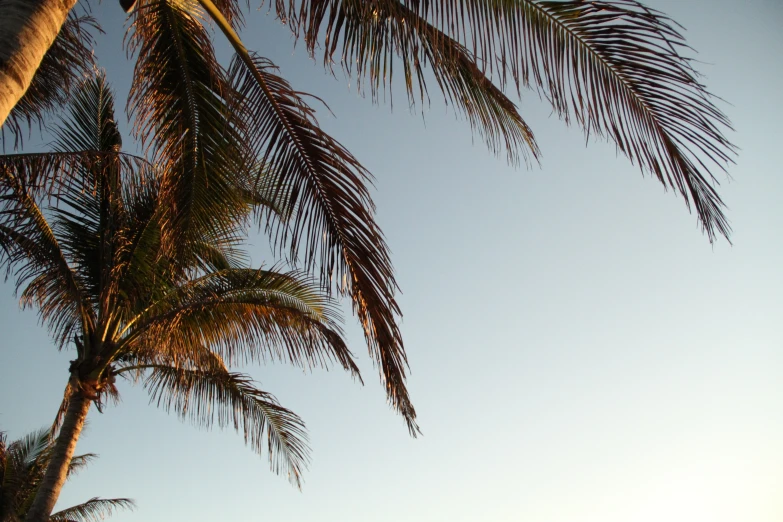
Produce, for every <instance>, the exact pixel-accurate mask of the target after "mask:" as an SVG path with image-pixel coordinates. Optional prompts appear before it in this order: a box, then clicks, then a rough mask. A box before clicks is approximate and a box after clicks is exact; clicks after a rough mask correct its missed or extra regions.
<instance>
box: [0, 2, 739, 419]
mask: <svg viewBox="0 0 783 522" xmlns="http://www.w3.org/2000/svg"><path fill="white" fill-rule="evenodd" d="M73 3H74V2H73V0H68V1H62V0H58V1H57V2H54V1H53V0H29V1H28V0H3V2H0V122H2V121H3V120H4V119H5V118H6V114H8V110H10V107H13V106H14V104H15V103H16V101H17V100H18V99H19V97H21V96H22V95H23V92H24V87H25V86H26V83H25V82H29V81H32V79H33V78H34V75H33V74H32V72H33V70H34V69H35V67H36V66H37V64H38V63H39V61H40V59H41V57H43V56H44V54H43V52H42V51H41V49H40V48H42V47H43V46H44V44H45V43H46V42H52V41H55V36H56V34H57V29H58V28H59V25H58V24H60V23H62V21H64V20H65V19H66V18H65V14H64V13H65V12H67V11H68V10H69V9H70V8H71V7H72V5H73ZM84 3H85V4H86V5H89V2H84ZM55 4H56V5H55ZM270 5H271V6H272V10H273V13H274V14H275V15H276V16H277V18H278V19H279V20H281V21H283V22H285V23H286V24H287V26H288V27H290V29H291V31H292V32H293V34H294V35H295V37H297V38H302V39H303V40H304V42H305V45H306V48H307V49H308V51H309V52H310V53H311V55H312V56H315V54H316V53H317V52H321V51H322V52H323V60H324V64H325V65H326V67H327V68H332V67H333V64H334V63H335V62H339V63H340V64H341V65H342V67H343V69H344V70H345V72H346V73H347V74H348V75H349V76H351V77H352V78H354V79H355V80H356V83H357V85H358V86H359V88H360V89H369V91H370V93H371V94H372V97H373V98H374V99H377V97H378V96H377V95H378V94H379V93H380V92H388V93H391V92H392V91H393V83H394V78H395V74H394V73H395V68H396V71H397V74H396V76H397V77H400V76H401V77H402V83H403V84H404V87H405V89H406V91H407V94H408V99H409V102H411V103H417V102H421V103H422V104H423V103H425V102H426V101H427V100H429V96H430V94H429V93H430V92H431V91H432V90H433V88H437V89H439V90H440V91H441V92H442V94H443V96H444V99H445V100H446V102H447V103H449V104H451V105H453V106H454V107H455V109H456V111H457V112H458V113H461V114H462V115H464V116H465V118H466V119H467V120H468V123H469V124H470V126H471V127H472V128H473V129H474V130H476V131H477V132H478V133H479V134H481V135H482V136H483V138H484V139H485V141H486V142H487V144H488V146H489V147H490V149H492V150H493V151H495V152H501V151H503V150H505V151H506V152H507V154H508V157H509V160H510V161H511V162H512V163H516V162H518V161H520V160H523V159H524V160H528V159H530V160H536V159H537V158H538V157H539V154H540V151H539V149H538V146H537V144H536V142H535V139H534V136H533V133H532V131H531V129H530V128H529V127H528V125H527V124H526V123H525V121H524V119H523V117H522V115H520V113H519V111H518V109H517V107H516V105H515V104H514V103H513V101H512V100H511V99H510V98H509V97H508V96H507V95H506V93H505V89H506V88H508V87H511V88H513V89H514V90H516V91H517V94H521V91H522V90H523V88H531V89H533V90H536V91H538V93H539V94H540V95H541V97H542V98H544V99H545V100H547V101H548V102H549V103H550V104H551V105H552V107H553V108H554V110H555V111H556V112H557V113H558V114H559V115H560V116H561V118H563V119H564V120H565V121H566V122H572V121H573V122H576V123H577V124H579V125H580V126H581V127H582V128H583V129H584V130H585V131H586V133H587V134H588V135H593V136H602V137H605V138H607V139H609V140H612V141H614V143H615V144H616V145H617V147H618V149H619V150H620V151H622V152H623V153H624V154H625V155H626V156H628V157H629V159H630V160H631V161H632V162H634V163H636V164H638V166H639V167H640V168H641V170H642V171H643V172H647V173H650V174H652V175H653V176H655V177H656V178H657V179H658V180H659V181H660V182H661V183H663V184H664V186H666V187H670V188H673V189H674V190H675V191H677V192H679V193H680V194H681V195H682V197H683V199H684V201H685V203H686V205H687V206H688V208H689V209H690V208H695V210H696V214H697V217H698V220H699V222H700V224H701V226H702V227H703V229H704V231H705V232H706V234H707V236H708V238H709V239H710V241H713V240H714V239H715V238H716V237H717V236H718V235H723V236H726V237H728V235H729V233H730V227H729V224H728V222H727V220H726V217H725V215H724V213H723V203H722V201H721V199H720V197H719V195H718V194H717V192H716V189H715V185H716V183H717V180H716V178H715V175H714V172H715V170H716V169H717V170H721V169H723V168H725V165H726V163H727V162H730V161H731V160H732V158H733V154H734V149H733V146H732V145H731V144H730V143H729V142H728V141H727V140H726V138H725V137H724V134H723V132H724V131H725V130H726V129H727V128H728V126H729V122H728V121H727V119H726V118H725V116H724V115H723V114H722V113H721V112H720V111H719V110H718V109H717V108H716V106H715V104H714V103H713V100H712V97H711V95H710V94H709V93H708V91H707V90H706V88H705V86H704V85H703V84H702V83H701V82H700V79H699V75H698V73H697V71H696V70H694V68H693V67H692V62H691V61H690V60H689V59H688V58H687V56H685V55H684V54H683V52H682V51H683V49H685V48H687V45H686V43H685V41H684V39H683V37H682V36H681V34H680V32H679V31H678V25H677V24H676V23H675V22H674V21H672V20H670V19H669V18H667V17H666V16H665V15H663V14H662V13H660V12H657V11H655V10H652V9H649V8H647V7H645V6H644V5H643V4H641V3H639V2H637V1H636V0H607V1H598V0H595V1H583V0H572V1H544V0H459V1H458V0H329V1H327V0H275V1H274V2H270ZM121 6H122V8H123V9H125V10H126V11H127V10H132V13H131V25H130V29H129V31H130V34H129V35H128V37H127V44H128V50H129V51H130V52H131V54H132V55H133V56H134V58H135V68H134V75H133V83H132V88H131V99H130V100H129V109H130V111H131V113H132V114H133V115H134V118H135V132H136V135H137V137H139V138H140V139H142V140H143V141H144V140H146V142H147V144H148V145H149V146H150V147H151V150H153V151H154V153H155V157H156V162H158V161H159V162H162V163H164V164H167V165H168V166H169V167H171V166H173V165H178V166H180V167H181V166H182V165H183V164H184V163H187V162H190V163H191V164H193V165H196V164H197V163H198V158H199V157H200V156H202V155H204V154H206V153H208V151H209V146H210V145H209V143H208V142H207V141H204V139H202V137H201V134H203V133H202V130H201V129H200V128H199V122H201V121H204V118H207V119H208V118H210V116H209V114H208V113H207V114H204V113H203V111H205V110H206V111H210V110H212V109H214V108H215V107H216V106H218V105H221V104H223V105H225V104H226V103H227V100H233V101H232V103H233V107H232V109H233V112H232V118H233V120H234V122H233V123H232V125H233V126H234V127H235V128H236V130H237V132H236V134H235V136H236V137H237V138H239V139H242V140H243V142H244V146H248V147H251V148H253V149H254V150H255V152H256V155H257V156H258V157H260V158H262V159H263V160H264V161H263V165H264V166H265V168H267V169H268V171H269V172H271V176H272V177H274V178H275V183H273V185H274V186H276V187H278V190H280V191H281V192H283V193H286V194H289V195H291V197H292V201H293V205H294V206H295V207H296V208H297V209H298V211H297V214H296V216H297V217H296V219H295V220H294V221H293V223H292V226H290V227H288V228H285V229H278V228H276V227H273V230H274V232H275V233H274V234H273V237H274V238H275V240H276V241H275V244H276V246H277V247H280V248H285V249H287V250H288V253H289V257H291V258H293V259H297V258H299V259H302V260H303V261H304V268H305V269H306V270H308V271H311V272H312V271H315V272H317V273H318V274H320V276H319V281H320V283H321V284H322V285H323V286H324V287H325V288H331V289H332V290H335V291H337V292H338V293H341V294H345V295H349V296H350V297H351V299H352V301H353V304H354V311H355V313H356V315H357V316H358V318H359V320H360V322H361V324H362V325H363V327H364V330H365V336H366V339H367V343H368V347H369V349H370V353H371V354H372V356H373V358H374V359H375V361H376V362H377V363H378V366H379V369H380V373H381V378H382V380H383V382H384V384H385V388H386V390H387V393H388V397H389V400H390V402H391V404H392V405H393V407H394V408H395V409H397V410H398V411H399V412H400V413H401V414H402V415H403V417H404V418H405V420H406V421H407V423H408V427H409V429H410V430H411V433H413V434H415V433H416V430H417V427H416V420H415V419H416V418H415V410H414V408H413V405H412V403H411V400H410V397H409V396H408V392H407V389H406V385H405V379H406V367H407V366H406V355H405V350H404V345H403V342H402V337H401V335H400V331H399V328H398V324H397V323H398V321H399V315H400V311H399V308H398V306H397V303H396V300H395V298H394V295H395V291H396V289H397V285H396V282H395V279H394V276H393V273H392V270H391V264H390V262H389V259H388V254H387V249H386V246H385V244H384V242H383V240H382V238H381V236H380V232H379V230H378V228H377V226H376V225H375V224H374V222H373V221H372V212H371V206H372V202H371V200H370V198H369V196H368V194H367V193H366V191H365V190H363V184H364V183H365V181H366V178H367V175H368V173H367V172H366V171H365V170H364V169H363V167H362V166H361V164H359V162H358V161H356V159H355V158H354V157H353V156H352V155H351V154H350V153H349V152H348V151H347V150H345V149H344V148H343V147H342V146H341V145H340V144H339V143H337V142H336V141H335V140H334V139H332V138H331V137H330V136H328V135H327V134H326V133H324V132H323V131H322V130H321V128H320V127H319V125H318V122H317V121H316V119H315V117H314V110H313V109H312V107H310V106H309V105H308V104H307V103H305V98H304V95H303V94H301V93H300V92H299V91H297V90H295V89H294V88H293V87H292V86H291V85H290V84H289V83H288V82H286V81H285V79H284V78H282V77H281V76H279V74H278V73H277V71H276V69H275V67H274V64H272V63H271V62H270V61H269V60H266V59H264V58H263V57H262V56H260V55H257V54H255V53H253V52H250V51H248V50H247V49H246V47H245V46H244V44H243V43H242V40H241V39H240V37H239V35H238V33H239V32H241V30H242V28H243V27H244V26H245V24H246V20H247V19H248V13H247V12H246V11H245V9H244V8H243V7H242V3H241V2H239V1H238V0H184V1H183V0H176V1H175V0H137V1H134V0H127V1H126V0H123V1H121ZM43 19H45V20H46V22H45V23H44V22H43V21H41V20H43ZM208 22H210V23H211V22H214V24H215V25H216V26H217V27H218V28H219V29H220V30H221V31H222V32H223V33H224V35H225V36H226V38H227V40H228V42H229V43H230V44H231V46H232V47H233V49H234V51H235V58H234V60H233V63H232V64H231V65H230V66H229V67H227V68H225V69H224V68H223V67H222V66H221V64H219V63H218V61H217V60H216V58H215V54H214V50H213V47H212V45H213V37H212V35H211V33H210V32H209V31H208V30H207V29H206V25H207V23H208ZM31 28H34V30H31ZM33 33H35V34H33ZM22 36H24V38H23V37H22ZM28 36H29V38H30V39H31V41H30V42H27V41H25V38H28ZM32 40H35V41H32ZM39 55H40V56H39ZM59 63H60V66H61V67H63V68H64V69H66V70H73V68H74V67H77V66H76V65H75V64H72V63H71V62H69V61H66V60H63V61H60V62H59ZM3 71H6V72H3ZM9 71H10V72H9ZM3 75H4V76H3ZM14 82H17V83H19V86H17V85H16V83H14ZM20 82H21V83H20ZM4 111H5V112H4ZM32 113H33V114H34V111H33V112H32ZM191 171H192V169H191ZM187 179H188V178H187V176H185V177H184V178H183V179H182V181H181V182H182V186H183V187H185V186H187V183H188V181H187ZM348 194H351V195H350V196H348ZM335 205H337V206H340V207H341V208H343V209H346V210H347V212H345V213H340V212H337V213H334V211H333V209H334V208H335ZM354 211H358V212H361V216H360V217H361V219H354V218H355V217H356V214H355V213H354ZM368 219H369V221H367V220H368ZM368 223H369V224H368ZM277 232H279V233H277Z"/></svg>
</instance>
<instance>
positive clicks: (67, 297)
mask: <svg viewBox="0 0 783 522" xmlns="http://www.w3.org/2000/svg"><path fill="white" fill-rule="evenodd" d="M57 159H58V158H49V157H43V156H37V155H35V156H34V155H11V156H2V157H0V209H1V211H0V249H1V250H0V268H5V269H6V278H8V277H9V276H11V275H13V278H14V279H15V283H16V289H17V292H18V291H19V290H20V289H22V288H23V287H24V290H23V293H22V302H23V303H24V304H25V305H30V304H35V305H36V306H37V307H38V311H39V315H40V317H41V320H42V321H44V322H45V323H47V324H48V326H49V328H50V329H51V331H52V332H53V334H54V337H55V339H56V341H57V342H58V343H59V345H60V346H63V345H64V344H65V343H66V342H67V341H68V340H70V338H71V335H72V332H73V329H74V328H75V327H76V326H77V325H82V326H87V325H90V324H94V321H95V317H94V314H93V311H92V306H91V302H90V298H89V295H88V293H87V292H86V290H85V289H84V288H83V286H82V285H81V284H80V282H79V280H78V277H77V275H76V273H75V270H74V268H73V267H72V266H71V264H70V263H69V262H68V259H67V258H66V255H65V252H64V250H63V248H62V246H61V244H60V243H59V241H58V239H57V238H56V236H55V233H54V230H53V228H52V224H51V223H50V222H49V220H48V219H47V217H46V215H45V214H44V211H43V209H42V207H41V206H40V204H39V203H41V202H43V200H44V199H45V198H48V197H50V196H51V194H52V192H53V191H54V189H55V187H53V184H52V183H49V182H47V179H46V178H47V177H50V176H51V172H52V170H48V169H39V168H38V167H40V166H45V165H47V164H48V165H50V166H55V167H56V166H57Z"/></svg>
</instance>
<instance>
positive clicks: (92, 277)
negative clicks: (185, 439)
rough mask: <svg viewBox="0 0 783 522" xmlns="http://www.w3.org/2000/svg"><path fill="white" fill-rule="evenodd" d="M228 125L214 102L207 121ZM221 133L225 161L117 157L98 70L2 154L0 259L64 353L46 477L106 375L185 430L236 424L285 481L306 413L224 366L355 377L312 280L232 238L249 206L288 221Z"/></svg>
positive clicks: (112, 386)
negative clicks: (24, 146) (28, 143)
mask: <svg viewBox="0 0 783 522" xmlns="http://www.w3.org/2000/svg"><path fill="white" fill-rule="evenodd" d="M226 121H227V120H226V119H225V118H220V114H218V113H216V114H215V118H214V120H213V121H212V122H211V124H213V125H226V124H225V123H221V122H226ZM206 125H207V122H202V123H201V126H202V128H203V127H205V126H206ZM230 133H231V129H230V128H228V129H227V128H221V129H217V130H216V132H215V133H214V135H212V136H209V138H212V139H226V140H227V141H226V142H225V143H223V144H220V143H218V144H214V146H215V147H216V148H217V147H224V148H225V152H224V153H223V154H224V155H223V156H219V155H218V154H217V153H216V154H215V155H214V156H211V157H200V158H198V159H197V160H194V159H190V158H188V157H187V156H185V157H184V158H182V156H180V159H179V160H180V161H183V162H188V161H191V162H192V163H190V164H187V163H186V165H185V166H184V167H183V166H181V165H179V164H177V163H176V162H175V163H172V164H166V163H161V164H153V163H149V162H147V161H146V160H144V159H143V158H140V157H136V156H132V155H128V154H124V153H123V152H121V139H120V134H119V132H118V129H117V126H116V124H115V120H114V114H113V95H112V93H111V91H110V90H109V89H108V86H107V85H106V82H105V80H104V78H103V76H101V75H98V76H97V77H94V78H92V79H89V80H87V81H85V82H83V83H82V85H81V86H80V87H79V89H78V90H77V92H75V94H74V96H73V100H72V103H71V110H70V116H69V117H68V118H67V119H66V120H65V122H64V124H63V125H62V126H61V127H60V128H59V129H57V130H56V131H55V134H56V136H57V139H56V141H55V149H56V151H55V152H52V153H45V154H15V155H7V156H2V157H0V208H2V209H3V212H2V214H0V266H3V267H5V268H6V269H7V270H8V273H9V274H13V277H14V279H15V281H16V285H17V290H18V291H19V292H20V295H21V300H22V302H23V303H24V304H25V305H28V306H34V307H36V308H37V309H38V311H39V314H40V316H41V319H42V321H43V322H44V323H45V324H46V325H47V326H48V327H49V330H50V332H51V333H52V335H53V337H54V339H55V341H56V343H57V344H58V345H59V346H60V347H61V348H62V347H65V346H73V347H74V348H75V349H76V358H75V359H74V360H73V361H72V363H71V368H70V375H71V377H70V380H69V382H68V385H67V388H66V393H65V402H64V403H63V407H62V409H61V416H60V419H59V420H58V424H59V422H60V421H61V422H62V428H61V433H60V437H59V439H62V440H63V443H62V446H61V445H59V444H60V443H59V441H58V445H56V446H55V448H54V453H53V457H52V459H51V462H52V465H51V466H50V469H54V467H56V466H55V464H54V463H55V462H58V463H59V464H58V465H60V466H61V476H60V477H59V479H58V480H59V481H60V486H58V487H61V485H62V481H64V477H65V475H64V473H65V470H66V469H67V465H68V463H67V462H68V461H69V460H70V455H72V454H73V447H70V449H67V448H66V445H67V444H66V442H65V441H68V440H71V441H72V446H74V445H75V441H76V439H78V435H79V432H80V431H81V426H82V425H83V422H84V418H85V417H86V415H87V411H88V409H89V406H90V403H92V402H95V403H96V404H97V405H98V407H99V408H100V407H101V405H102V404H103V402H104V401H105V400H106V399H112V398H116V397H117V395H118V391H117V387H116V378H117V377H118V376H121V377H127V378H129V379H130V380H132V381H141V382H142V383H143V384H144V386H145V387H146V388H147V389H148V390H149V392H150V394H151V396H152V398H153V399H154V400H155V401H156V402H157V403H158V405H160V406H162V407H163V408H165V409H167V410H173V411H175V412H177V413H178V414H179V415H180V416H182V417H186V418H189V419H191V420H192V421H193V422H194V423H196V424H198V425H202V426H209V425H212V424H213V423H216V424H217V425H219V426H233V427H234V428H235V429H236V430H238V431H240V432H242V433H243V434H244V437H245V440H246V442H247V443H248V444H249V445H250V446H251V447H252V448H254V449H255V450H257V451H258V452H261V451H263V450H264V448H266V451H268V453H269V458H270V463H271V465H272V468H273V469H274V470H275V471H276V472H278V473H283V474H286V475H287V476H288V477H289V478H290V480H291V481H292V482H294V483H295V484H299V483H300V480H301V472H302V470H303V468H304V466H305V465H306V463H307V459H308V447H307V441H306V436H305V432H304V424H303V423H302V421H301V419H299V417H297V416H296V415H295V414H294V413H292V412H291V411H289V410H287V409H285V408H283V407H282V406H280V405H279V404H278V403H277V401H276V400H275V399H274V397H273V396H272V395H270V394H268V393H266V392H264V391H261V390H259V389H258V388H257V387H256V385H255V384H254V383H253V381H252V380H251V379H250V378H248V377H247V376H245V375H243V374H238V373H233V372H231V371H229V366H230V365H232V364H237V363H240V362H246V361H261V360H268V359H270V358H271V359H277V360H283V361H287V362H290V363H293V364H296V365H300V366H303V367H313V366H326V365H330V364H332V363H337V364H339V365H340V366H342V367H343V368H344V369H346V370H347V371H349V372H351V373H352V374H353V375H355V376H357V377H358V376H359V372H358V368H357V367H356V365H355V363H354V362H353V359H352V354H351V353H350V352H349V351H348V348H347V347H346V345H345V342H344V340H343V337H342V333H341V330H340V328H339V324H338V323H339V320H340V319H339V316H338V313H337V310H336V308H335V305H334V303H333V302H332V301H331V299H329V298H328V297H327V296H325V295H324V293H323V292H322V291H321V290H320V289H319V287H318V286H317V284H315V283H314V282H312V281H311V280H310V279H309V278H308V277H307V276H306V275H304V274H303V273H300V272H296V271H289V272H279V271H276V270H274V269H272V270H264V269H256V268H250V267H248V266H247V264H246V261H245V255H244V253H243V251H242V250H241V243H242V241H243V238H244V230H245V228H246V224H247V221H248V219H249V217H250V215H251V213H252V212H253V211H254V209H255V208H257V206H258V205H259V204H262V203H263V202H268V203H269V204H270V206H269V212H275V211H278V212H279V216H278V219H280V220H281V221H287V220H290V219H296V218H295V217H292V216H291V215H290V211H286V209H289V208H290V207H289V206H288V204H287V202H286V201H287V200H285V199H284V198H283V197H282V196H281V194H280V193H277V191H274V190H272V185H270V182H269V180H267V179H262V180H261V181H260V182H259V183H256V179H255V177H257V174H256V173H255V172H250V171H249V170H247V168H245V167H243V165H242V162H243V161H245V159H243V157H242V156H241V155H236V156H232V154H231V152H232V151H233V152H241V151H236V150H234V149H231V144H232V143H234V142H233V141H231V140H230ZM226 134H228V135H229V137H226V136H225V135H226ZM204 139H205V140H206V139H208V137H207V136H206V135H205V137H204ZM183 156H184V154H183ZM212 158H217V159H221V161H223V162H224V163H221V164H220V165H218V166H214V163H212V161H211V159H212ZM189 169H193V170H194V171H195V172H192V178H191V179H190V181H188V182H187V183H184V182H183V179H182V173H183V172H190V171H189ZM172 172H173V173H172ZM264 172H266V170H265V171H264ZM262 178H263V176H262ZM255 187H263V188H265V189H268V190H267V192H263V191H262V190H259V189H257V188H255ZM207 191H208V192H209V194H207ZM275 204H276V205H277V206H274V205H275ZM60 450H62V451H60ZM58 451H60V452H61V453H62V454H61V455H60V454H58ZM69 452H70V455H69V454H68V453H69ZM61 461H62V462H61ZM52 473H54V472H52ZM52 480H54V479H52ZM46 484H47V483H46V482H44V486H42V487H48V486H46ZM55 500H56V497H55Z"/></svg>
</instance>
